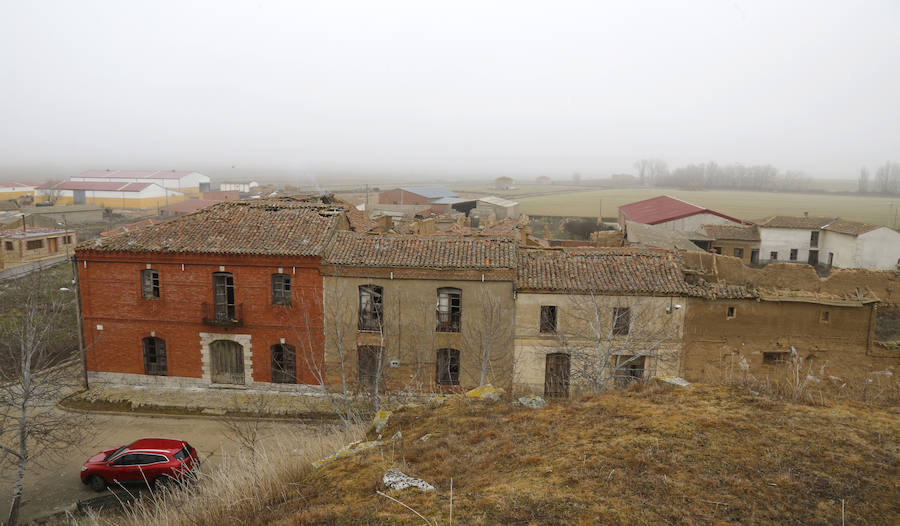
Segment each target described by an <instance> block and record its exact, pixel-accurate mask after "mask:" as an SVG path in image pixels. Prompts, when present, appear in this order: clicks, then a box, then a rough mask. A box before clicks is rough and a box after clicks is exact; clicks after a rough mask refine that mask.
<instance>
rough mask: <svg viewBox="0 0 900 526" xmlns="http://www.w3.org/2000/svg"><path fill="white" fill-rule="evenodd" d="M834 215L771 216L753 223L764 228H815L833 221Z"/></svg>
mask: <svg viewBox="0 0 900 526" xmlns="http://www.w3.org/2000/svg"><path fill="white" fill-rule="evenodd" d="M836 219H837V218H836V217H807V216H772V217H767V218H765V219H761V220H759V221H755V223H756V224H757V225H758V226H760V227H764V228H799V229H804V230H816V229H819V228H822V227H823V226H825V225H827V224H828V223H831V222H833V221H835V220H836Z"/></svg>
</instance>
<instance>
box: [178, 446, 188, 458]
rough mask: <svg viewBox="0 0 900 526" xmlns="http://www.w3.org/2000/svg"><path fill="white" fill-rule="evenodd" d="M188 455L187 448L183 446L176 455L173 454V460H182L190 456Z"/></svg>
mask: <svg viewBox="0 0 900 526" xmlns="http://www.w3.org/2000/svg"><path fill="white" fill-rule="evenodd" d="M190 454H191V452H190V451H189V450H188V448H187V446H184V447H183V448H181V450H180V451H178V453H175V460H184V459H186V458H187V457H188V456H190Z"/></svg>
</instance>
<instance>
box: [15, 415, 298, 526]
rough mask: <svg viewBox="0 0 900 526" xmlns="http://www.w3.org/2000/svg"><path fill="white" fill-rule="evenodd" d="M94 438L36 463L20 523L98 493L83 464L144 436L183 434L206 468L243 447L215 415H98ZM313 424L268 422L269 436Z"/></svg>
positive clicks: (28, 480)
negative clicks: (229, 436)
mask: <svg viewBox="0 0 900 526" xmlns="http://www.w3.org/2000/svg"><path fill="white" fill-rule="evenodd" d="M93 419H94V421H93V426H92V429H93V430H94V431H95V432H92V433H91V435H90V437H89V438H88V439H86V440H85V441H84V442H83V443H82V444H80V445H79V446H78V447H76V448H73V449H72V450H71V451H69V452H68V453H67V454H66V455H65V456H64V457H62V458H53V459H48V458H45V459H41V462H42V464H43V465H41V466H38V465H34V464H32V465H31V467H29V469H28V472H27V474H26V480H25V494H24V499H23V505H22V508H21V515H20V521H21V523H26V522H27V521H30V520H33V519H36V518H38V517H41V516H44V515H48V514H51V513H54V512H56V511H60V510H62V509H65V508H66V507H67V506H70V505H71V504H72V503H74V502H75V501H77V500H81V499H87V498H91V497H94V496H97V494H96V493H94V492H93V491H91V490H90V489H88V488H87V486H85V485H84V484H82V483H81V480H80V478H79V474H80V470H81V465H82V464H83V463H84V461H85V460H86V459H87V458H88V457H90V456H91V455H93V454H94V453H97V452H99V451H102V450H104V449H107V448H110V447H116V446H120V445H123V444H128V443H130V442H132V441H134V440H135V439H137V438H141V437H164V438H180V439H183V440H187V441H188V442H190V443H191V445H193V446H194V447H195V448H196V449H197V451H198V452H199V453H200V459H201V462H202V463H203V468H204V469H209V468H212V467H214V466H215V465H216V464H217V462H218V459H220V458H222V456H223V452H224V453H233V452H235V451H236V450H237V446H236V445H235V444H234V443H233V442H231V441H230V440H228V439H227V438H226V437H225V436H224V434H223V431H224V427H223V425H222V423H221V422H219V421H217V420H215V419H212V418H177V417H168V416H162V417H155V416H135V415H103V414H100V415H95V416H93ZM312 429H313V428H311V427H310V426H305V425H301V424H297V423H293V422H267V423H266V430H265V432H264V435H265V436H266V438H265V439H266V440H271V439H273V438H277V436H278V435H279V434H286V433H302V432H303V431H305V430H309V431H311V430H312ZM10 476H11V474H10V473H0V490H2V491H3V492H4V493H0V513H2V515H0V521H3V520H5V519H6V516H7V514H8V513H9V501H10V496H11V495H10V494H8V492H9V488H10V487H11V484H10V481H9V478H10Z"/></svg>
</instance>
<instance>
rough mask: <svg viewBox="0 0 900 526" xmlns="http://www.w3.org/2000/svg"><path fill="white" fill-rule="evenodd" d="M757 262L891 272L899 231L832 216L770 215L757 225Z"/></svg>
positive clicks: (899, 255)
mask: <svg viewBox="0 0 900 526" xmlns="http://www.w3.org/2000/svg"><path fill="white" fill-rule="evenodd" d="M757 226H758V227H759V238H760V241H759V250H760V255H759V260H760V262H762V263H774V262H786V263H808V264H810V265H817V264H820V265H828V266H833V267H838V268H869V269H893V268H897V264H898V262H900V232H897V231H896V230H892V229H890V228H888V227H885V226H878V225H869V224H866V223H857V222H855V221H845V220H843V219H839V218H835V217H806V216H803V217H789V216H774V217H769V218H766V219H764V220H762V221H759V222H758V223H757Z"/></svg>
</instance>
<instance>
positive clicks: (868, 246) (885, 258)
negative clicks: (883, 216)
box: [823, 220, 900, 270]
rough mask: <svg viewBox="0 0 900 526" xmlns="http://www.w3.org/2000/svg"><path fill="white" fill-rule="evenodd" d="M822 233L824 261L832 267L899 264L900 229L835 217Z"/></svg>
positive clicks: (881, 267)
mask: <svg viewBox="0 0 900 526" xmlns="http://www.w3.org/2000/svg"><path fill="white" fill-rule="evenodd" d="M823 234H824V236H825V238H824V245H825V249H824V250H825V251H827V252H826V256H825V257H826V259H825V260H824V262H825V263H829V262H830V263H831V265H832V266H835V267H839V268H868V269H880V270H890V269H896V268H898V265H900V232H897V231H896V230H893V229H891V228H888V227H886V226H878V225H868V224H865V223H856V222H853V221H843V220H838V221H835V222H834V223H831V224H830V225H828V226H826V227H824V228H823ZM832 254H833V256H832Z"/></svg>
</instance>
